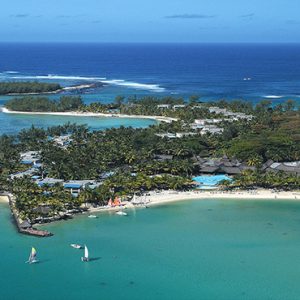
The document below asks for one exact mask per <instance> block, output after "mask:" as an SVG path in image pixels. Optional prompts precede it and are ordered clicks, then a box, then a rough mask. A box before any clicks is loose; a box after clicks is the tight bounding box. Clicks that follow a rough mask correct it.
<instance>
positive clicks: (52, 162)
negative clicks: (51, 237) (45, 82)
mask: <svg viewBox="0 0 300 300" xmlns="http://www.w3.org/2000/svg"><path fill="white" fill-rule="evenodd" d="M23 99H24V100H23V101H24V102H22V100H21V102H18V101H20V100H11V101H10V102H8V105H7V107H9V108H10V109H16V108H15V107H14V105H17V106H18V108H19V109H20V108H22V110H23V109H26V110H31V111H33V110H34V111H42V110H43V109H47V111H48V110H51V111H68V110H75V109H78V110H80V111H93V112H108V111H120V112H123V113H129V114H146V115H148V114H156V115H157V114H161V115H166V116H172V117H175V116H176V117H177V118H179V120H178V121H177V122H172V123H170V124H168V123H160V124H157V125H154V126H150V127H148V128H146V129H133V128H125V127H121V128H118V129H108V130H105V131H94V132H91V131H89V130H88V128H87V127H85V126H77V125H74V124H66V125H64V126H57V127H52V128H49V129H47V130H44V129H39V128H35V127H32V128H31V129H29V130H23V131H21V132H20V133H19V134H18V135H17V136H16V137H8V136H2V137H1V138H0V184H1V187H0V190H1V189H5V190H10V191H12V192H13V193H14V194H16V196H17V202H16V204H17V207H18V209H19V210H20V211H21V212H22V214H23V216H25V217H28V218H29V219H31V220H34V219H36V218H38V217H40V216H43V217H45V216H47V217H51V216H53V215H55V214H57V213H58V212H61V211H66V210H69V209H78V208H79V207H80V206H81V205H82V204H83V203H87V202H89V203H91V204H93V205H104V204H106V203H107V201H108V199H109V198H111V197H115V196H124V197H128V198H130V197H132V195H133V194H134V193H144V192H147V191H150V190H156V189H157V190H165V189H175V190H186V189H190V188H191V186H192V185H191V178H192V176H194V175H197V174H199V172H200V168H199V159H211V160H212V161H213V159H215V158H220V157H223V156H224V155H227V157H229V158H230V159H232V160H234V159H238V160H239V161H240V162H242V163H243V165H244V166H249V167H252V169H249V168H248V169H247V170H245V171H243V172H242V174H239V175H236V176H235V181H234V182H233V184H229V183H228V182H227V183H226V182H224V185H225V186H227V187H228V186H229V185H230V186H229V187H230V188H236V187H242V188H253V187H266V188H276V189H295V188H299V186H300V177H299V176H298V177H297V176H296V175H294V174H288V173H284V172H282V171H280V172H277V173H275V172H271V171H270V172H269V171H268V172H266V171H265V169H264V168H263V166H264V164H265V163H266V162H267V161H268V160H270V159H271V160H273V161H276V162H287V161H297V160H300V132H299V128H300V115H299V110H296V108H295V105H294V104H293V102H291V101H288V102H287V103H285V104H280V105H277V106H271V105H270V103H269V102H268V101H263V102H261V103H259V104H257V105H256V106H254V107H252V106H250V105H249V104H248V103H244V102H241V101H234V102H226V101H220V102H217V103H214V104H213V105H214V106H218V107H223V108H226V109H228V110H231V111H234V112H244V113H246V114H251V115H253V119H252V120H245V119H238V120H234V121H231V122H228V121H223V122H221V123H220V125H218V126H221V127H222V128H223V129H224V131H223V133H222V134H218V135H214V134H201V132H199V131H198V130H197V129H191V127H190V124H191V123H192V122H193V121H194V119H196V118H197V119H199V118H208V119H209V118H213V117H214V118H215V117H218V118H221V117H222V116H221V115H216V114H215V113H210V112H209V106H211V105H212V104H211V103H209V104H205V103H203V104H201V105H199V103H196V102H195V99H194V98H193V99H191V101H190V103H188V104H186V105H185V106H184V107H180V108H178V109H174V107H173V105H177V104H182V103H183V102H182V100H181V99H174V98H164V100H159V99H156V98H152V97H145V98H143V99H140V101H138V100H137V99H126V101H127V103H125V104H124V101H125V100H124V99H123V98H121V97H119V98H117V99H116V103H113V104H109V105H103V104H99V103H92V104H90V105H83V103H82V101H81V99H80V98H78V97H62V98H61V99H60V101H57V102H54V101H50V100H43V101H44V102H43V101H37V100H36V98H31V97H30V98H27V97H26V98H23ZM38 99H39V98H38ZM42 99H43V98H42ZM160 101H163V102H160ZM38 103H40V104H38ZM41 103H42V104H41ZM161 103H164V104H165V103H169V104H172V106H171V107H169V108H164V109H159V108H158V107H157V105H159V104H161ZM22 105H24V106H22ZM37 105H40V106H37ZM166 132H168V133H177V132H192V133H193V135H186V136H183V137H181V138H162V137H160V136H158V135H157V134H160V133H166ZM60 135H69V136H70V137H69V138H70V142H69V144H68V145H67V146H65V147H62V146H61V145H57V144H56V143H55V141H54V140H53V137H55V136H60ZM30 150H31V151H37V150H39V151H41V161H42V164H43V166H42V168H40V169H37V171H36V173H37V175H40V176H44V177H45V176H48V177H54V178H59V179H63V180H83V179H89V180H95V181H98V182H99V181H100V182H101V185H99V186H98V187H96V188H95V189H93V190H92V189H89V188H86V189H85V190H84V191H82V192H81V193H80V194H79V196H78V197H77V198H74V197H72V196H71V195H70V193H69V192H66V191H65V190H63V188H62V187H61V185H55V186H52V187H49V186H48V187H47V186H43V187H42V188H41V187H38V186H37V185H36V184H34V183H33V182H32V181H31V179H30V178H26V177H24V178H21V179H14V180H9V181H8V180H6V178H7V176H8V175H9V174H12V173H16V172H18V171H22V170H24V168H25V167H24V165H22V164H21V163H20V156H19V153H20V152H22V151H30ZM107 173H109V175H110V176H108V177H107V176H103V174H107ZM45 205H46V206H47V207H48V210H47V213H46V212H45V211H44V212H43V213H41V211H43V209H41V208H40V207H41V206H45Z"/></svg>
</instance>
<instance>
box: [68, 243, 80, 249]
mask: <svg viewBox="0 0 300 300" xmlns="http://www.w3.org/2000/svg"><path fill="white" fill-rule="evenodd" d="M70 246H71V247H72V248H75V249H82V248H83V247H82V246H81V245H79V244H71V245H70Z"/></svg>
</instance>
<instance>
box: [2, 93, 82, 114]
mask: <svg viewBox="0 0 300 300" xmlns="http://www.w3.org/2000/svg"><path fill="white" fill-rule="evenodd" d="M82 105H83V102H82V100H81V97H79V96H62V97H60V99H59V100H58V101H56V100H51V99H49V98H47V97H41V96H38V97H33V96H26V97H22V98H13V99H11V100H9V101H7V102H6V103H5V106H6V107H7V108H8V109H10V110H13V111H26V112H66V111H74V110H77V109H79V108H80V107H81V106H82Z"/></svg>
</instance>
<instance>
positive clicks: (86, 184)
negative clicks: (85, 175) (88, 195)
mask: <svg viewBox="0 0 300 300" xmlns="http://www.w3.org/2000/svg"><path fill="white" fill-rule="evenodd" d="M100 184H101V183H99V182H96V181H93V180H70V181H67V182H64V183H63V187H64V188H65V189H66V190H69V191H70V193H71V194H72V195H73V196H75V197H76V196H78V195H79V193H80V192H81V191H82V190H84V189H85V188H91V189H94V188H96V187H97V186H99V185H100Z"/></svg>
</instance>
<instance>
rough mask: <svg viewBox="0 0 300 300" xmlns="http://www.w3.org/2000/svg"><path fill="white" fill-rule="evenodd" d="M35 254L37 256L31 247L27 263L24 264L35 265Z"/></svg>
mask: <svg viewBox="0 0 300 300" xmlns="http://www.w3.org/2000/svg"><path fill="white" fill-rule="evenodd" d="M36 254H37V252H36V250H35V248H33V247H32V248H31V252H30V255H29V258H28V261H26V263H30V264H33V263H36V262H37V261H38V260H37V258H36Z"/></svg>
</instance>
